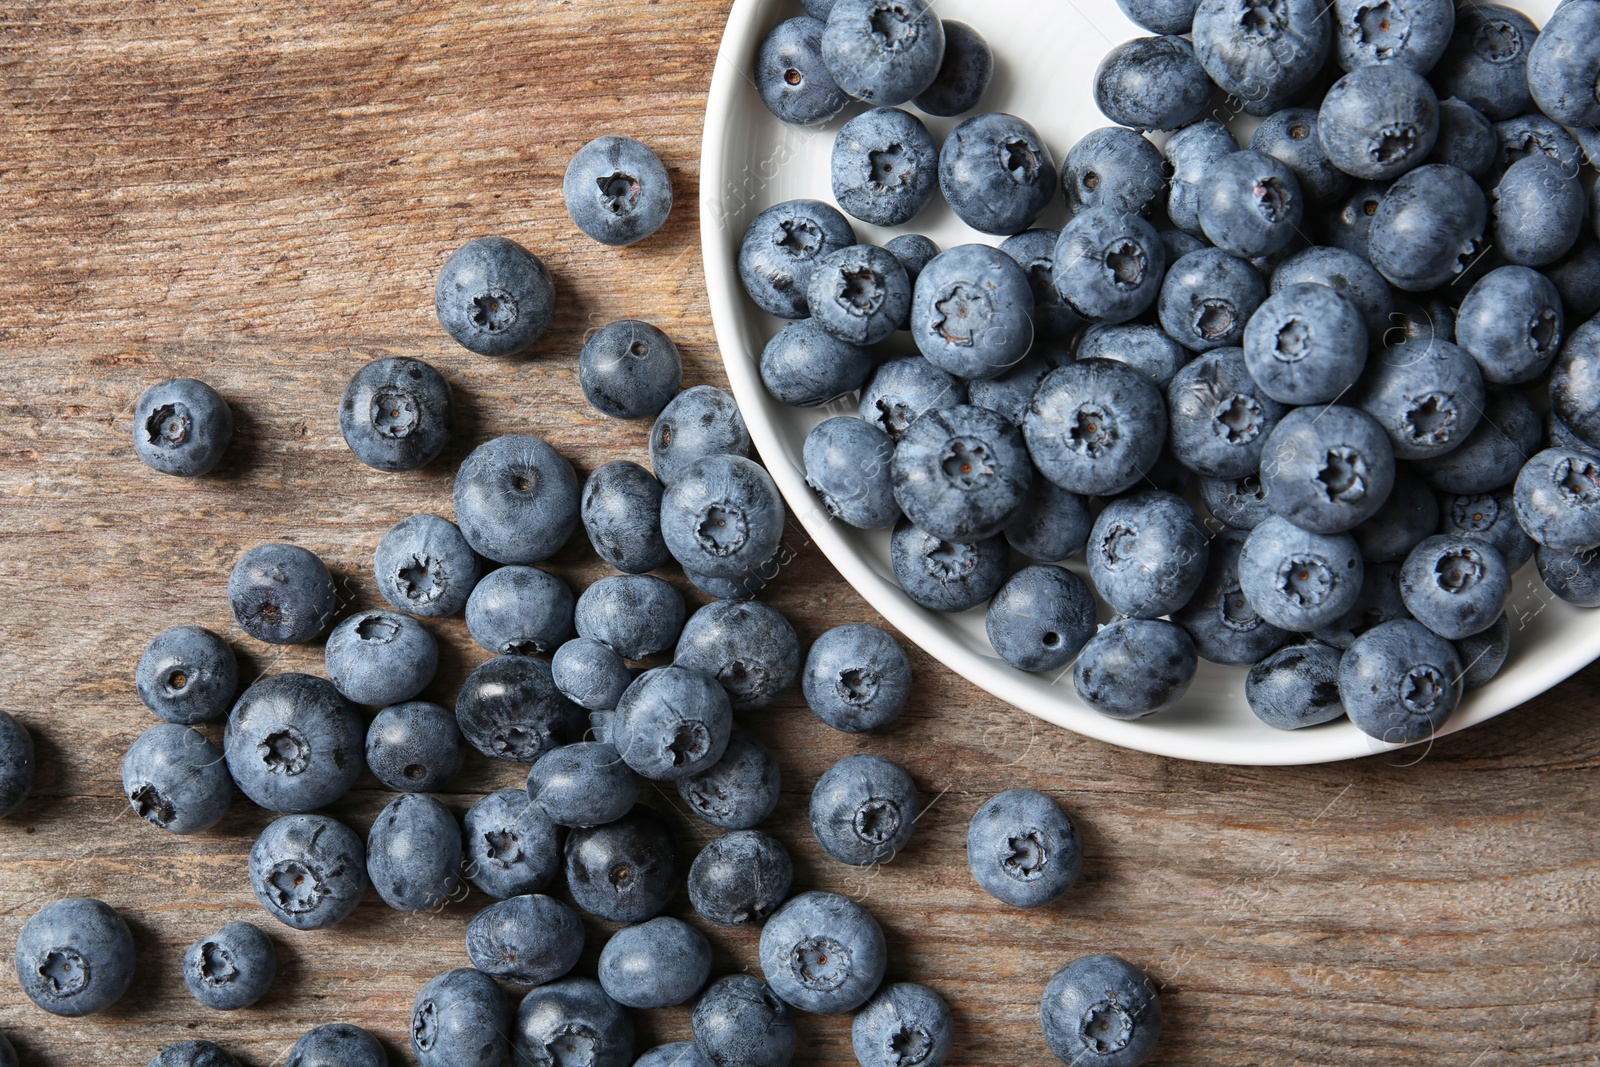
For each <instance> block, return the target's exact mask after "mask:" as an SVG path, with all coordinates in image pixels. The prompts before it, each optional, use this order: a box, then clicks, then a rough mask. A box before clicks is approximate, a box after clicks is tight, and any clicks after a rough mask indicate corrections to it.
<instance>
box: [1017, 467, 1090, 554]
mask: <svg viewBox="0 0 1600 1067" xmlns="http://www.w3.org/2000/svg"><path fill="white" fill-rule="evenodd" d="M1092 524H1093V520H1092V519H1091V518H1090V515H1089V504H1088V501H1087V500H1086V499H1085V498H1084V497H1082V496H1079V495H1078V494H1077V493H1073V492H1070V491H1068V490H1066V489H1063V488H1061V487H1060V486H1059V485H1056V484H1055V483H1054V482H1052V481H1049V480H1047V479H1044V478H1035V479H1034V480H1033V482H1032V484H1030V485H1029V486H1028V496H1027V498H1026V499H1025V500H1024V501H1023V503H1022V507H1021V508H1020V509H1018V511H1017V514H1016V516H1015V517H1014V518H1013V519H1012V520H1011V525H1009V526H1007V527H1006V541H1007V542H1008V543H1009V544H1010V545H1011V547H1012V548H1013V549H1015V550H1016V551H1018V552H1020V553H1021V554H1022V555H1024V556H1027V557H1028V558H1030V559H1036V560H1039V561H1040V562H1042V563H1060V562H1061V561H1062V560H1064V559H1066V558H1068V557H1069V556H1075V555H1077V554H1078V553H1079V552H1082V551H1083V548H1084V545H1085V543H1086V542H1087V541H1088V540H1089V529H1090V527H1091V526H1092Z"/></svg>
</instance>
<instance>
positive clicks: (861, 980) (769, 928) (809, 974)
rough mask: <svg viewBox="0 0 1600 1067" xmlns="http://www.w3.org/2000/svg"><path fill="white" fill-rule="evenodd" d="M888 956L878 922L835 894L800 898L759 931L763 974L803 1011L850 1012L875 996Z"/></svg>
mask: <svg viewBox="0 0 1600 1067" xmlns="http://www.w3.org/2000/svg"><path fill="white" fill-rule="evenodd" d="M887 965H888V950H887V948H886V947H885V945H884V940H883V931H882V929H880V928H879V926H878V923H877V920H875V919H873V917H872V916H871V915H869V914H868V913H867V911H866V910H865V909H864V908H862V907H861V905H859V904H857V903H856V902H855V901H853V900H850V899H848V898H846V897H842V896H840V895H838V894H837V893H822V892H811V893H801V894H800V895H799V896H797V897H795V898H794V899H792V900H790V901H789V902H788V903H787V904H785V905H784V906H783V907H781V908H779V909H778V911H777V912H776V913H775V914H774V915H773V916H772V918H771V919H769V920H767V924H766V926H764V927H763V928H762V930H761V970H762V972H763V973H764V974H765V975H766V978H767V982H768V984H769V985H770V986H771V987H772V991H773V992H774V993H776V994H778V996H780V997H782V998H783V999H784V1000H786V1001H788V1002H789V1003H790V1004H791V1005H793V1006H794V1007H796V1008H799V1009H800V1010H801V1011H809V1012H815V1013H816V1014H819V1015H836V1014H839V1013H841V1012H847V1011H854V1010H855V1009H856V1008H859V1007H860V1006H861V1005H862V1004H865V1003H866V1002H867V999H868V998H869V997H871V996H872V994H873V993H874V992H876V991H877V989H878V985H879V983H880V982H882V981H883V972H884V970H885V968H886V967H887Z"/></svg>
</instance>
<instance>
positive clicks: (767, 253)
mask: <svg viewBox="0 0 1600 1067" xmlns="http://www.w3.org/2000/svg"><path fill="white" fill-rule="evenodd" d="M855 2H860V0H855ZM855 243H856V236H855V232H854V231H853V230H851V229H850V223H849V222H848V221H846V219H845V217H844V216H843V215H841V214H839V211H838V209H837V208H834V207H832V206H830V205H828V204H824V203H822V202H821V201H820V200H786V201H784V202H783V203H781V204H774V205H773V206H772V207H769V208H767V209H766V210H765V211H763V212H762V213H761V214H759V215H757V216H756V217H755V219H754V221H752V222H751V223H750V228H749V229H747V230H746V231H745V234H744V240H743V242H742V243H741V244H740V246H739V280H740V282H741V283H742V284H743V285H744V291H745V292H746V293H747V294H749V296H750V299H751V300H753V301H755V302H756V305H757V306H758V307H760V308H761V310H762V311H765V312H767V313H768V314H771V315H776V316H778V317H779V318H780V319H803V318H805V317H806V314H807V310H806V286H807V285H808V284H809V283H810V281H811V271H812V268H813V267H815V266H816V262H817V260H819V259H821V258H822V257H823V256H825V255H827V254H828V253H829V252H832V251H833V250H835V249H838V248H847V247H849V246H850V245H853V244H855ZM705 388H710V387H709V386H706V387H705ZM653 458H654V456H652V459H653ZM656 473H657V474H658V475H659V474H660V473H661V471H660V469H659V464H657V471H656ZM664 480H666V481H671V479H670V478H667V479H664Z"/></svg>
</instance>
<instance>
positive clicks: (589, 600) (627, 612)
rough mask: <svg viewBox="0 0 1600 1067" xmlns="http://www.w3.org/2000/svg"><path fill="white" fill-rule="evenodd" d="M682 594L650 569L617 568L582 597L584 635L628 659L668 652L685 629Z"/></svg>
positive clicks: (579, 609) (580, 627)
mask: <svg viewBox="0 0 1600 1067" xmlns="http://www.w3.org/2000/svg"><path fill="white" fill-rule="evenodd" d="M684 612H685V608H684V604H683V594H681V593H679V592H678V591H677V590H676V589H674V588H672V586H670V585H668V584H667V583H666V582H665V581H663V580H662V579H660V578H657V577H655V576H654V575H650V574H613V575H610V576H609V577H606V578H602V579H600V580H599V581H598V582H595V583H594V584H593V585H591V586H589V588H587V589H585V590H584V591H583V595H581V596H580V597H578V606H577V611H576V613H575V615H574V618H575V620H576V623H577V627H578V633H579V635H580V636H583V637H587V638H589V639H590V640H594V641H599V642H600V643H601V644H603V645H606V646H607V647H609V648H610V649H612V650H613V651H614V652H616V653H617V655H619V656H621V657H623V658H624V659H632V660H639V659H644V658H645V657H647V656H653V655H655V654H656V653H657V652H665V651H666V650H667V649H669V648H671V647H672V645H673V643H674V642H675V641H677V640H678V634H679V632H680V631H682V629H683V618H684Z"/></svg>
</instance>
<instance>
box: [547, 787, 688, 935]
mask: <svg viewBox="0 0 1600 1067" xmlns="http://www.w3.org/2000/svg"><path fill="white" fill-rule="evenodd" d="M565 855H566V869H567V889H568V890H569V891H570V892H571V893H572V899H573V901H574V902H575V903H576V904H577V905H578V907H580V908H582V909H583V910H584V911H586V912H588V913H589V914H590V915H593V916H595V917H597V918H600V919H605V920H606V921H608V922H624V923H634V922H642V921H643V920H645V919H648V918H650V917H652V916H655V915H659V914H660V913H661V911H662V909H664V908H665V907H666V906H667V901H669V900H670V899H672V895H673V893H675V892H677V888H678V879H679V878H680V877H681V875H682V868H681V866H680V865H679V862H678V846H677V844H676V843H675V842H674V841H673V839H672V830H671V829H670V828H669V827H668V826H667V823H666V820H664V819H662V818H661V816H659V815H657V814H656V813H655V812H653V811H651V810H650V809H649V808H644V807H636V808H634V809H633V811H632V812H631V813H629V814H628V815H625V816H623V817H622V818H621V819H618V820H617V821H615V822H612V823H607V824H606V825H605V826H585V827H579V828H576V829H573V830H571V831H570V832H569V833H568V834H567V843H566V847H565Z"/></svg>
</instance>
